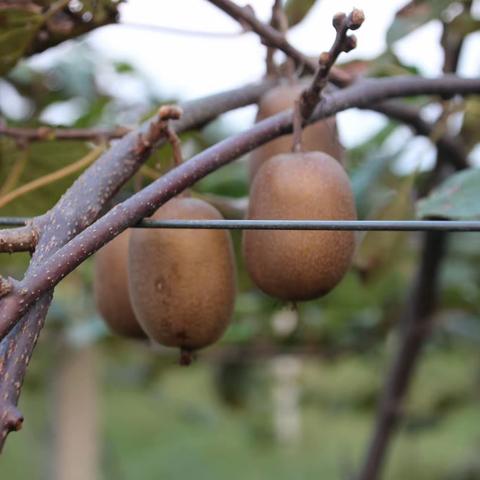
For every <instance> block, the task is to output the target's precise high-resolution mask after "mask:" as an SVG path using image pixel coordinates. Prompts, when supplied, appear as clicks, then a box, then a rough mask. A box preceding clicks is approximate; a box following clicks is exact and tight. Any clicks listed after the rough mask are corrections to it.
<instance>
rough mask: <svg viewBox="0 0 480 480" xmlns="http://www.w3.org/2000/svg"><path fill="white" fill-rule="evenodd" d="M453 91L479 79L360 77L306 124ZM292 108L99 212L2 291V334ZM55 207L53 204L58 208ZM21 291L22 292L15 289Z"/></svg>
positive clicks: (279, 125) (284, 125)
mask: <svg viewBox="0 0 480 480" xmlns="http://www.w3.org/2000/svg"><path fill="white" fill-rule="evenodd" d="M452 92H457V93H458V92H461V93H463V94H466V93H480V80H477V79H461V78H458V77H456V76H445V77H442V78H438V79H427V78H419V77H397V78H382V79H377V80H373V79H370V80H364V81H362V82H358V83H357V84H355V85H353V86H351V87H349V88H346V89H344V90H339V91H337V92H335V93H333V94H332V95H330V96H328V97H324V98H323V99H322V101H321V102H320V104H319V106H318V108H317V109H316V111H315V112H314V114H313V115H312V117H311V118H310V119H309V122H310V123H313V122H314V121H317V120H319V119H322V118H325V117H327V116H331V115H333V114H335V113H337V112H339V111H341V110H345V109H346V108H351V107H364V106H366V105H367V104H369V103H371V102H378V101H380V100H383V99H386V98H392V97H398V96H401V95H415V94H416V95H420V94H442V95H447V94H450V93H452ZM291 131H292V111H291V110H287V111H285V112H282V113H280V114H277V115H274V116H272V117H269V118H267V119H266V120H263V121H261V122H258V123H257V124H256V125H255V126H254V127H252V128H251V129H250V130H247V131H245V132H243V133H240V134H238V135H236V136H233V137H230V138H228V139H226V140H223V141H221V142H219V143H218V144H216V145H214V146H212V147H210V148H208V149H206V150H204V151H203V152H201V153H199V154H198V155H196V156H195V157H193V158H191V159H190V160H189V161H188V162H185V163H183V164H182V165H180V166H178V167H176V168H175V169H173V170H171V171H170V172H168V173H166V174H165V175H163V176H162V177H160V178H159V179H157V180H156V181H154V182H152V183H151V184H150V185H148V186H147V187H146V188H144V189H143V190H142V191H140V192H138V193H137V194H135V195H133V196H132V197H130V198H129V199H127V200H126V201H124V202H123V203H120V204H118V205H116V206H115V207H114V208H113V209H112V210H110V211H109V212H108V213H106V214H105V215H104V216H103V217H101V218H100V219H99V220H98V221H97V222H96V223H95V224H94V225H92V226H90V227H89V228H86V229H85V230H84V231H83V232H82V233H80V234H78V235H77V236H76V237H74V238H73V239H72V240H71V241H70V242H69V243H68V244H67V245H65V246H64V247H62V248H60V249H59V250H57V251H56V252H54V253H52V254H51V256H50V257H49V258H45V259H43V261H42V263H41V267H42V271H41V272H37V271H36V272H35V273H36V275H26V276H25V278H24V279H23V280H22V281H21V282H20V283H19V285H18V287H17V288H14V289H13V291H12V293H11V294H9V295H8V296H6V297H5V298H4V299H3V300H2V301H1V302H0V306H1V307H2V308H1V311H0V335H2V336H4V335H5V334H6V333H7V332H8V331H9V330H10V328H11V327H12V326H13V325H14V324H15V323H16V321H18V318H19V312H21V313H23V312H25V310H26V309H27V308H28V307H29V306H31V305H32V304H33V302H34V301H35V299H36V298H37V297H38V295H39V294H42V293H44V292H46V291H48V290H49V289H51V288H53V287H54V286H55V285H56V284H57V283H58V282H59V281H60V280H61V279H62V278H63V277H65V276H66V275H67V274H68V273H69V272H71V271H72V270H73V269H74V268H76V267H77V266H78V265H79V264H80V263H82V262H83V261H84V260H85V259H86V258H87V257H89V256H90V255H92V254H93V253H94V252H95V251H96V250H98V249H99V248H101V247H102V246H103V245H104V244H105V243H107V242H109V241H110V240H112V239H113V238H114V237H115V236H116V235H118V234H119V233H121V232H122V231H123V230H125V229H126V228H127V227H129V226H132V225H135V224H136V223H138V222H139V221H140V220H141V219H142V218H144V217H148V216H150V215H151V214H153V213H154V211H155V210H156V209H157V208H159V207H160V206H161V205H162V204H163V203H164V202H166V201H167V200H169V199H170V198H172V197H173V196H175V195H176V194H178V193H180V192H181V191H183V190H184V189H185V188H187V187H189V186H190V185H192V184H193V183H195V182H196V181H197V180H199V179H201V178H203V177H204V176H206V175H207V174H208V173H210V172H212V171H214V170H216V169H218V168H219V167H221V166H222V165H225V164H227V163H229V162H231V161H233V160H235V159H236V158H238V157H239V156H241V155H243V154H245V153H248V152H249V151H251V150H253V149H254V148H257V147H259V146H260V145H263V144H264V143H266V142H268V141H270V140H272V139H273V138H276V137H278V136H280V135H283V134H287V133H291ZM56 208H57V207H56ZM20 290H21V291H22V295H20V294H19V291H20Z"/></svg>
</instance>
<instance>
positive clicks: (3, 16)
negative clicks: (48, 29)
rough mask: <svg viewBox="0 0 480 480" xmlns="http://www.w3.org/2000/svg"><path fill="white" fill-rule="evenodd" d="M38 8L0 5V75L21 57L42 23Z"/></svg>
mask: <svg viewBox="0 0 480 480" xmlns="http://www.w3.org/2000/svg"><path fill="white" fill-rule="evenodd" d="M38 12H39V10H37V9H34V8H29V7H24V8H20V7H16V8H12V7H8V6H7V7H2V6H0V75H2V74H4V73H5V72H7V71H8V70H9V69H10V68H12V67H13V66H14V65H15V64H16V63H17V61H18V60H19V59H20V58H21V57H23V55H24V54H25V52H26V50H27V49H28V47H29V46H30V43H31V42H32V41H33V39H34V37H35V36H36V34H37V32H38V29H39V28H40V26H41V25H42V23H43V17H42V15H40V13H38Z"/></svg>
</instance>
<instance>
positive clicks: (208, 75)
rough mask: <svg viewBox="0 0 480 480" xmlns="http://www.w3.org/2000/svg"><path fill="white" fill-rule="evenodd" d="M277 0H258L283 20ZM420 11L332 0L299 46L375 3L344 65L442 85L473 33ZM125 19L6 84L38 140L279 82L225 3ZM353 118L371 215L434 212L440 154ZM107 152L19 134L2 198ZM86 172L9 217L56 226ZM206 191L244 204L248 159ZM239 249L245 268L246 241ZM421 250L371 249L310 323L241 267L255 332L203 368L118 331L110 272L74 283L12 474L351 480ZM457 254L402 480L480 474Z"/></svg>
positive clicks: (316, 43) (368, 119)
mask: <svg viewBox="0 0 480 480" xmlns="http://www.w3.org/2000/svg"><path fill="white" fill-rule="evenodd" d="M90 3H91V2H83V3H82V2H79V1H73V0H72V1H71V2H70V8H73V9H79V10H78V11H82V9H86V8H87V7H88V6H90ZM271 3H272V2H271V0H256V1H254V0H251V1H250V4H251V5H252V6H253V7H254V8H255V11H256V12H257V14H258V15H259V16H260V17H261V18H262V19H263V20H265V21H268V19H269V14H270V8H271ZM297 3H301V2H297ZM405 3H406V2H405V1H400V0H395V1H389V2H378V1H374V0H358V1H357V2H356V3H355V5H353V4H352V3H351V2H348V1H341V0H336V1H330V0H317V1H316V2H315V5H314V7H313V8H311V10H310V11H309V12H308V14H307V15H306V16H305V18H303V20H302V21H301V22H300V23H299V24H298V25H296V26H294V27H293V28H292V30H291V32H290V33H289V39H290V40H291V41H292V42H293V43H294V44H295V45H296V46H298V47H299V48H300V49H302V50H303V51H305V52H306V53H309V54H312V55H314V54H318V53H319V52H320V51H322V50H326V49H328V48H329V46H330V44H331V42H332V40H333V36H334V31H333V28H332V27H331V17H332V15H333V14H334V13H336V12H337V11H339V10H343V11H350V10H351V8H352V7H353V6H356V7H358V8H363V9H364V10H365V13H366V18H367V21H366V22H365V24H364V25H363V27H362V29H361V30H360V31H359V32H357V33H358V40H359V42H358V43H359V47H358V49H357V50H355V51H354V52H352V53H351V54H348V55H343V56H342V57H341V60H342V61H344V62H352V61H353V60H354V59H357V60H361V61H359V62H358V64H359V65H360V66H361V68H362V69H364V70H366V71H367V72H368V73H370V74H372V75H394V74H395V75H396V74H411V73H420V74H424V75H429V76H435V75H438V74H440V73H441V70H442V62H443V56H442V50H441V48H440V46H439V40H440V36H441V23H440V20H439V19H440V18H441V19H442V20H444V21H448V22H452V24H453V22H454V21H455V19H456V18H457V19H458V18H459V16H457V15H458V13H456V12H458V8H457V7H458V2H451V1H434V0H432V1H424V2H420V3H424V4H425V5H427V6H428V8H427V13H425V9H424V10H422V11H421V12H420V13H418V12H414V13H413V14H412V15H411V16H407V18H405V17H398V16H397V17H396V16H395V13H396V11H397V10H398V9H399V8H400V7H401V6H403V5H404V4H405ZM119 8H120V13H121V23H123V24H124V25H112V26H106V27H102V28H99V29H98V30H96V31H94V32H92V33H90V34H87V35H85V36H83V37H80V38H79V39H77V40H74V41H69V42H65V43H64V44H61V45H60V46H58V47H55V48H52V49H50V50H48V51H46V52H44V53H42V54H40V55H36V56H33V57H31V58H29V59H28V60H26V61H21V62H20V63H18V65H17V66H16V67H15V68H14V69H13V70H11V71H10V72H9V73H8V74H5V75H4V76H3V77H0V116H1V118H3V119H4V120H6V121H7V122H8V123H9V124H11V125H17V126H38V125H40V124H47V125H52V126H55V125H62V126H70V127H79V128H81V127H90V126H92V127H93V126H102V127H113V126H115V125H123V126H135V125H137V124H138V123H139V122H140V121H142V120H143V119H145V118H147V117H148V116H149V115H150V114H152V112H154V111H155V108H156V107H157V106H158V105H159V104H160V103H165V102H172V101H179V100H183V99H190V98H196V97H199V96H203V95H207V94H210V93H215V92H217V91H220V90H225V89H228V88H232V87H235V86H240V85H242V84H244V83H245V82H248V81H255V80H257V79H258V78H260V77H261V76H262V75H263V73H264V56H265V49H264V47H263V46H261V44H260V42H259V41H258V38H257V37H256V36H255V35H254V34H251V33H244V34H239V33H238V32H239V28H238V26H237V25H236V24H235V23H234V22H233V21H231V20H230V19H229V18H228V17H226V16H225V15H223V14H222V13H221V12H218V11H217V10H216V9H214V8H213V7H212V6H211V5H209V4H208V2H205V1H202V0H182V1H181V2H149V1H146V0H131V1H129V2H126V3H125V4H122V5H120V7H119ZM456 8H457V10H455V9H456ZM472 12H473V16H472V17H469V18H470V20H471V21H470V22H463V23H462V22H460V21H457V23H455V28H459V29H460V31H461V32H462V33H463V34H468V37H467V41H466V44H465V48H464V51H463V54H462V57H461V59H460V67H459V72H460V73H461V74H462V75H470V76H478V75H479V73H480V71H479V65H480V63H479V60H480V58H479V57H480V39H479V35H478V33H476V30H478V27H479V21H480V20H479V18H480V2H474V4H473V8H472ZM477 15H478V17H477ZM151 26H153V27H154V26H157V27H155V28H150V27H151ZM167 27H168V28H178V29H182V30H188V31H189V32H185V31H183V32H176V33H174V32H172V31H166V28H167ZM462 29H463V30H462ZM191 30H194V31H201V32H216V33H221V34H222V35H221V36H220V37H215V36H214V37H212V36H208V35H199V34H194V33H193V32H191ZM223 34H225V35H223ZM1 42H2V31H1V27H0V45H1ZM1 51H2V50H1V48H0V55H1ZM415 102H416V105H418V106H420V107H422V108H423V110H422V112H423V114H424V115H425V118H427V119H430V120H432V119H435V118H436V117H437V116H438V114H439V112H440V106H439V105H437V104H435V103H429V102H428V99H425V98H420V99H416V100H415ZM460 110H461V113H459V114H454V115H452V116H451V118H450V120H449V122H448V125H447V127H448V128H449V129H450V131H451V132H456V131H458V128H459V126H460V125H462V121H463V127H462V131H463V133H464V138H468V145H466V146H467V148H468V150H469V151H470V152H471V154H470V159H471V160H472V162H474V163H476V162H478V159H480V156H479V155H480V151H479V149H478V148H476V147H477V144H478V141H479V135H478V133H477V126H478V120H479V118H478V117H479V115H480V103H479V100H478V98H475V97H472V98H470V99H468V101H466V102H465V103H464V104H462V108H461V109H460ZM254 116H255V107H249V108H245V109H242V110H240V111H237V112H232V113H229V114H226V115H224V116H223V117H222V118H220V119H218V120H217V121H215V122H213V123H212V124H210V125H208V126H207V127H206V128H204V129H203V130H202V131H196V132H190V133H187V134H184V135H182V141H183V147H184V153H185V156H186V157H187V158H188V157H190V156H192V155H193V154H194V153H195V152H198V151H200V150H202V149H204V148H205V147H207V146H209V145H211V144H213V143H215V142H217V141H218V140H220V139H222V138H224V137H225V136H227V135H229V134H232V133H234V132H237V131H239V130H241V129H244V128H246V127H248V125H250V124H251V123H252V122H253V120H254ZM338 123H339V128H340V135H341V139H342V141H343V143H344V145H345V146H346V147H347V148H348V161H347V166H348V170H349V174H350V178H351V181H352V186H353V189H354V192H355V196H356V199H357V207H358V210H359V215H360V218H365V219H367V218H371V219H375V218H377V219H386V218H389V219H406V218H414V215H415V205H414V202H413V200H414V197H415V192H416V191H417V189H418V188H419V187H421V185H422V182H423V181H424V180H425V176H426V175H427V173H428V170H429V168H431V166H432V162H433V159H434V156H435V150H434V149H433V148H432V147H431V145H430V142H429V140H428V139H425V138H419V137H414V136H413V134H412V133H411V132H410V130H409V129H408V128H407V127H404V126H399V125H397V124H395V123H393V122H389V121H388V120H387V119H386V118H385V117H382V116H380V115H378V114H374V113H370V112H359V111H349V112H344V113H341V114H339V115H338ZM91 148H92V145H90V144H89V143H87V142H78V141H55V140H52V141H45V142H35V143H30V144H22V145H18V144H17V143H16V142H15V141H14V140H12V139H10V138H6V137H0V201H1V196H2V195H4V194H6V193H8V192H9V191H12V190H14V189H15V188H17V187H18V186H20V185H23V184H25V183H27V182H29V181H30V180H32V179H35V178H39V177H41V176H43V175H46V174H48V173H51V172H54V171H58V170H59V169H61V168H62V167H64V166H66V165H69V164H72V163H74V162H77V161H78V160H79V159H81V158H83V157H84V156H85V155H86V153H87V152H88V151H89V150H90V149H91ZM169 158H170V150H169V148H168V147H166V148H164V149H162V150H161V151H159V152H158V153H156V154H155V155H154V156H153V158H151V159H150V160H149V162H148V164H147V166H148V168H146V169H143V170H142V172H141V173H140V174H139V175H138V176H137V177H136V179H135V180H134V181H132V182H130V184H129V185H128V186H127V187H126V188H125V189H124V192H123V193H124V194H127V195H128V194H131V193H133V191H134V190H135V188H137V187H138V185H139V184H143V185H145V184H146V183H148V182H149V181H151V179H152V178H155V177H156V176H158V175H160V174H161V173H162V172H164V171H165V170H166V169H167V168H169ZM12 172H13V173H12ZM78 173H79V172H76V173H75V174H74V175H70V176H67V177H65V178H63V179H61V180H59V181H56V182H53V183H50V184H48V185H47V186H45V187H43V188H41V189H37V190H34V191H32V192H31V193H29V194H27V195H24V196H21V197H19V198H17V199H16V200H15V201H14V202H11V203H9V204H7V205H5V206H3V207H2V208H1V209H0V214H1V215H2V216H4V215H28V216H30V215H36V214H40V213H43V212H44V211H46V210H47V209H48V208H50V207H51V206H52V205H54V204H55V202H56V201H57V200H58V198H59V197H60V195H61V194H62V193H63V191H65V189H66V188H67V187H68V186H69V185H70V184H71V183H72V181H73V179H74V178H75V176H77V175H78ZM195 191H196V192H197V193H198V194H203V195H206V196H207V198H216V199H217V200H218V198H219V197H220V198H224V197H227V198H228V199H244V198H245V197H246V195H247V194H248V184H247V170H246V165H245V159H241V160H239V161H237V162H235V163H233V164H231V165H229V166H227V167H224V168H222V169H221V170H219V171H217V172H215V173H214V174H212V175H210V176H209V177H208V178H206V179H204V180H202V181H201V182H199V183H198V184H197V185H196V187H195ZM212 195H215V196H216V197H212ZM232 235H233V238H234V241H235V245H236V247H237V254H238V253H239V250H240V249H239V246H240V238H241V234H240V233H238V232H234V233H233V234H232ZM419 238H420V237H419V235H418V234H405V233H369V234H366V235H360V236H359V238H358V241H359V247H358V250H357V256H356V259H355V265H354V268H353V269H352V271H351V272H350V273H349V274H348V275H347V277H346V278H345V279H344V281H343V282H342V283H341V285H340V286H339V287H338V288H337V289H336V290H335V291H333V292H332V293H331V294H330V295H328V296H327V297H325V298H323V299H321V300H319V301H314V302H307V303H304V304H301V305H299V307H298V315H297V313H296V312H294V311H293V310H292V309H291V308H290V307H289V306H288V305H282V304H280V303H279V302H277V301H275V300H272V299H270V298H268V297H266V296H264V295H262V294H261V293H259V292H258V291H257V290H256V289H255V288H254V287H253V286H252V284H251V282H250V280H249V279H248V277H247V276H246V273H245V271H244V268H243V266H242V259H241V257H240V255H237V260H238V266H239V294H238V298H237V304H236V310H235V317H234V321H233V323H232V325H231V327H230V328H229V330H228V331H227V334H226V335H225V336H224V338H223V339H222V341H221V342H220V343H219V344H218V345H216V346H214V347H212V348H210V349H208V350H206V351H204V352H201V353H200V354H199V358H198V360H197V362H195V363H194V364H193V365H192V366H191V367H189V368H181V367H179V366H178V365H177V358H176V352H171V351H170V350H167V349H161V348H159V347H153V346H150V345H147V344H144V343H142V342H138V343H137V342H133V341H127V340H122V339H120V338H116V337H113V336H112V335H111V334H110V333H109V332H108V331H107V330H106V328H105V326H104V324H103V323H102V320H101V319H100V318H99V317H98V314H97V313H96V311H95V306H94V303H93V299H92V276H93V268H92V267H93V260H92V259H90V260H89V261H87V262H85V263H84V264H83V265H82V266H81V267H80V268H78V269H77V270H76V271H75V272H73V273H72V274H71V275H69V276H68V277H67V278H66V279H65V280H64V281H62V283H61V284H60V285H59V287H58V288H57V289H56V291H55V301H54V303H53V305H52V307H51V309H50V313H49V316H48V319H47V327H46V328H45V330H44V332H43V335H42V336H41V338H40V341H39V345H38V347H37V349H36V352H35V354H34V357H33V359H32V362H31V366H30V369H29V373H28V375H27V379H26V384H25V386H24V389H23V395H22V396H21V401H20V408H21V410H22V411H23V413H24V414H25V418H26V420H25V423H24V427H23V429H22V430H21V432H20V433H18V434H12V435H11V436H10V438H9V440H8V442H7V444H6V448H5V452H4V453H3V458H2V462H1V472H2V478H12V479H15V480H16V479H21V480H23V479H30V478H35V479H37V478H38V479H51V478H62V479H63V478H73V477H72V476H71V475H70V474H71V472H73V471H76V472H77V473H79V475H81V474H83V477H82V476H79V477H78V478H83V479H89V478H90V479H96V478H99V479H111V478H115V479H119V480H122V479H130V478H138V479H153V478H166V479H182V480H183V479H185V478H188V477H189V476H191V475H194V476H195V478H197V479H199V480H200V479H209V480H211V479H213V480H215V479H224V478H227V477H228V478H230V479H231V480H236V479H244V478H248V479H265V478H272V479H278V480H282V479H292V478H302V479H313V478H319V477H320V478H332V479H333V478H346V477H347V476H348V475H349V474H350V473H352V472H354V471H355V469H356V467H357V466H358V464H359V462H360V459H361V455H362V454H363V451H364V448H365V446H366V442H367V440H368V438H369V433H370V431H371V428H372V421H373V418H374V409H375V405H376V400H377V394H378V391H379V388H380V387H381V385H382V382H383V378H384V372H385V367H386V366H387V364H388V360H389V359H390V357H391V354H392V352H393V351H394V348H395V342H396V337H395V335H394V334H393V333H394V328H393V327H394V326H395V324H396V321H397V319H398V317H399V314H400V312H401V310H402V308H403V305H404V302H405V298H406V294H407V288H408V287H409V286H410V284H411V279H412V277H413V275H414V272H415V269H416V267H417V265H418V257H417V254H418V246H419ZM450 240H451V241H450V249H449V255H448V258H447V260H446V261H445V262H444V266H443V269H442V278H441V280H442V281H441V285H442V296H441V302H440V305H439V308H438V311H437V313H436V330H435V332H434V334H433V336H432V338H431V340H430V342H429V344H428V347H427V349H426V351H425V353H424V356H423V358H422V361H421V363H420V365H419V370H418V372H417V376H416V380H415V383H414V386H413V389H412V391H411V394H410V396H409V400H408V408H407V414H406V420H405V422H404V424H403V426H402V428H401V431H400V434H399V435H398V438H397V439H396V441H395V442H394V447H393V450H392V455H391V458H390V459H389V462H388V465H387V468H386V475H385V478H386V479H388V480H400V479H406V478H412V479H422V480H423V479H425V480H427V479H432V480H433V479H445V480H475V479H480V455H479V452H480V410H479V401H480V354H479V351H480V350H479V344H480V288H479V285H480V269H479V264H480V263H479V262H480V249H479V246H480V236H479V235H478V234H471V233H469V234H455V235H451V239H450ZM392 252H394V254H392ZM27 263H28V256H27V255H23V254H15V255H13V256H8V255H3V256H2V257H1V258H0V268H1V271H2V275H12V276H14V277H17V278H18V277H21V275H22V273H23V271H24V269H25V267H26V265H27ZM68 472H70V474H69V473H68ZM55 475H56V477H55Z"/></svg>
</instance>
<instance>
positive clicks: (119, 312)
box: [93, 230, 146, 338]
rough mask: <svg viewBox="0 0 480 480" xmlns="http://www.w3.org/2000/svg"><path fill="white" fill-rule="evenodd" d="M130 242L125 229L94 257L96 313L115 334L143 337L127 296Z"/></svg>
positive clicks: (128, 234) (143, 334)
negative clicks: (97, 312)
mask: <svg viewBox="0 0 480 480" xmlns="http://www.w3.org/2000/svg"><path fill="white" fill-rule="evenodd" d="M129 240H130V230H125V231H124V232H122V233H121V234H120V235H118V236H117V237H115V238H114V239H113V240H112V241H111V242H109V243H107V244H106V245H105V246H104V247H102V248H101V249H100V250H99V251H98V252H97V253H96V254H95V274H94V287H93V290H94V297H95V303H96V305H97V310H98V311H99V312H100V314H101V316H102V317H103V319H104V320H105V322H106V324H107V325H108V326H109V327H110V329H111V330H112V331H113V332H114V333H116V334H118V335H122V336H124V337H130V338H145V337H146V335H145V332H144V331H143V330H142V328H141V327H140V324H139V323H138V322H137V319H136V318H135V314H134V313H133V308H132V304H131V303H130V297H129V293H128V278H127V276H128V273H127V263H128V243H129Z"/></svg>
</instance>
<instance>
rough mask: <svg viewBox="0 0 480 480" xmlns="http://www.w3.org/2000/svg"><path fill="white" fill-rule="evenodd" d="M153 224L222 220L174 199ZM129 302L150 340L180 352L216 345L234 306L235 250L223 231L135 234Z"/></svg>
mask: <svg viewBox="0 0 480 480" xmlns="http://www.w3.org/2000/svg"><path fill="white" fill-rule="evenodd" d="M152 218H153V219H155V220H174V219H204V220H218V219H221V218H222V217H221V215H220V213H218V211H217V210H216V209H215V208H214V207H212V206H211V205H210V204H208V203H206V202H204V201H203V200H199V199H194V198H189V197H176V198H173V199H171V200H170V201H168V202H167V203H166V204H165V205H163V206H162V207H160V208H159V209H158V210H157V212H156V213H155V214H154V216H153V217H152ZM128 273H129V285H130V297H131V300H132V305H133V308H134V311H135V314H136V316H137V318H138V321H139V322H140V324H141V325H142V327H143V329H144V330H145V332H147V334H148V335H149V337H151V338H152V339H153V340H155V341H156V342H158V343H161V344H163V345H166V346H170V347H179V348H180V349H182V350H183V351H191V350H196V349H198V348H202V347H205V346H207V345H210V344H211V343H213V342H215V341H216V340H218V338H219V337H220V336H221V335H222V334H223V332H224V331H225V329H226V328H227V326H228V324H229V321H230V318H231V315H232V312H233V307H234V302H235V292H236V279H235V264H234V258H233V247H232V243H231V238H230V234H229V233H228V232H227V231H225V230H194V229H178V230H176V229H155V230H148V229H139V230H135V231H134V232H133V233H132V237H131V240H130V251H129V259H128Z"/></svg>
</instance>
